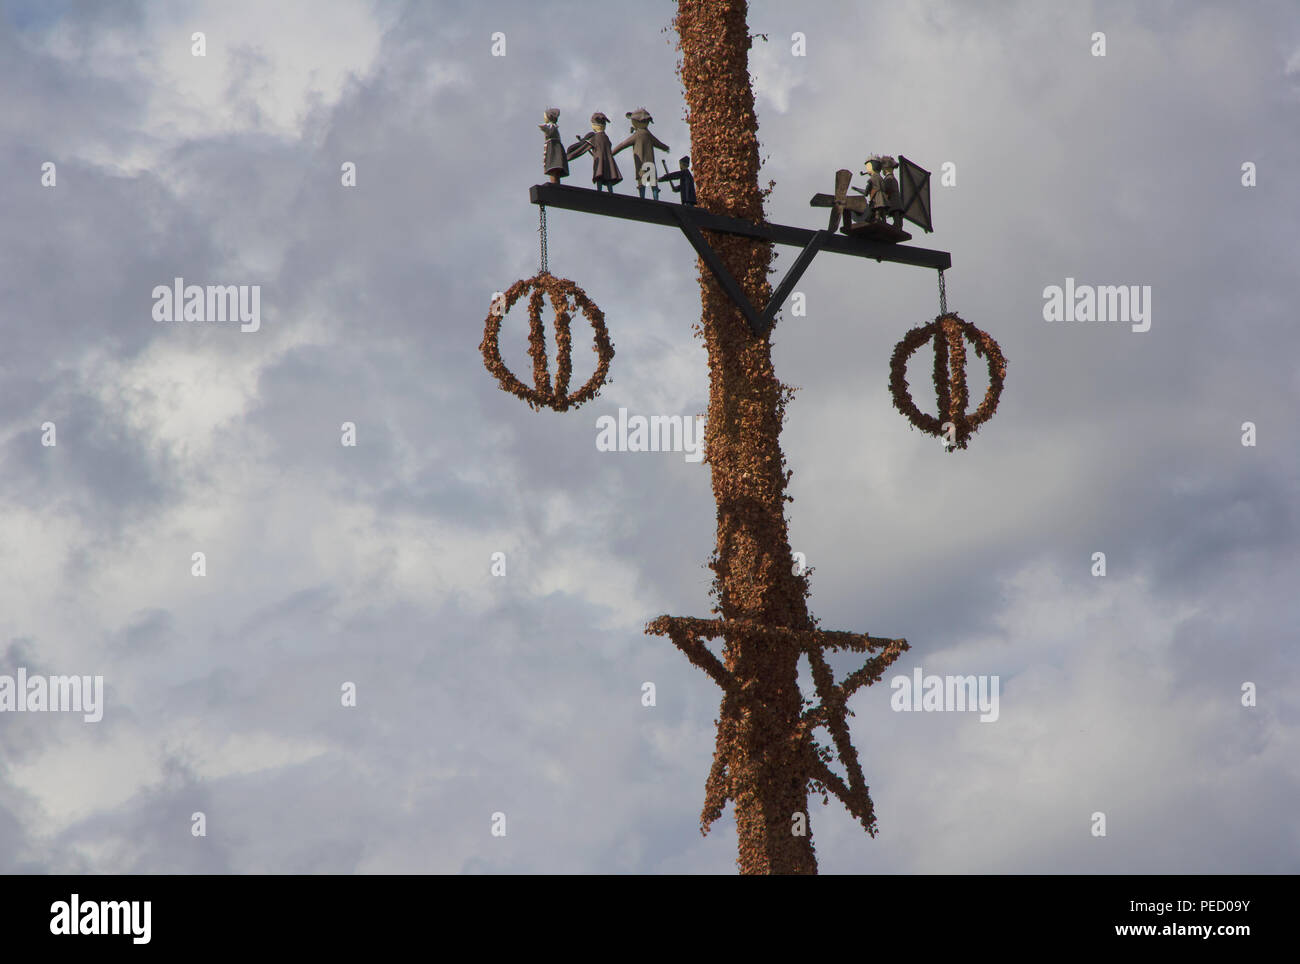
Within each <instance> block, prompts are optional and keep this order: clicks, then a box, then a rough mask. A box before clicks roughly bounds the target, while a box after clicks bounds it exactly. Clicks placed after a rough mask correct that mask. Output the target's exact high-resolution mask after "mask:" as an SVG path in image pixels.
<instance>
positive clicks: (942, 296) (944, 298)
mask: <svg viewBox="0 0 1300 964" xmlns="http://www.w3.org/2000/svg"><path fill="white" fill-rule="evenodd" d="M947 313H948V285H947V284H946V283H945V282H944V280H943V269H942V268H940V269H939V314H941V315H946V314H947Z"/></svg>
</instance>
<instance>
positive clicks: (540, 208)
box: [537, 204, 942, 275]
mask: <svg viewBox="0 0 1300 964" xmlns="http://www.w3.org/2000/svg"><path fill="white" fill-rule="evenodd" d="M537 217H538V220H539V222H540V223H539V224H538V225H537V235H538V237H540V238H541V241H542V263H541V268H540V269H539V271H538V274H550V269H549V268H548V267H547V264H546V205H545V204H539V205H537ZM940 274H941V275H942V272H941V273H940Z"/></svg>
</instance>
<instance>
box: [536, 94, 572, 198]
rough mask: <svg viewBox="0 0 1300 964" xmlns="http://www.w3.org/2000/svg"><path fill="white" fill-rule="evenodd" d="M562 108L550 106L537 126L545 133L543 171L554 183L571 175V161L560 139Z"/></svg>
mask: <svg viewBox="0 0 1300 964" xmlns="http://www.w3.org/2000/svg"><path fill="white" fill-rule="evenodd" d="M559 119H560V109H559V108H558V107H548V108H547V109H546V112H545V113H544V114H543V115H542V123H540V124H538V125H537V127H538V129H539V130H541V132H542V134H543V135H545V137H546V140H545V141H544V142H543V144H542V173H544V174H545V175H546V176H547V177H549V178H550V179H551V183H552V184H559V183H560V178H562V177H568V176H569V161H568V159H567V158H566V157H565V156H564V142H563V141H561V140H560V128H559V125H558V123H557V122H558V121H559Z"/></svg>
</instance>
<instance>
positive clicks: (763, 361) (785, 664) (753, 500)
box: [647, 0, 906, 874]
mask: <svg viewBox="0 0 1300 964" xmlns="http://www.w3.org/2000/svg"><path fill="white" fill-rule="evenodd" d="M746 13H747V5H746V4H745V3H744V2H741V0H679V2H678V6H677V16H676V18H675V19H674V21H673V26H674V27H675V28H676V30H677V33H678V50H679V51H680V52H681V60H680V61H679V64H678V72H679V75H680V77H681V80H682V86H683V88H684V91H685V96H686V106H687V114H686V119H687V121H688V123H689V124H690V130H691V160H692V167H693V169H694V172H695V189H696V198H697V202H698V204H699V206H700V207H701V208H702V209H704V210H706V211H709V212H711V213H714V214H721V215H728V216H731V217H738V218H744V219H746V220H749V221H754V222H762V221H764V220H765V218H764V214H763V198H764V196H765V193H766V192H765V191H763V190H761V189H760V188H759V152H758V121H757V118H756V116H755V113H754V95H753V90H752V89H751V87H750V80H749V63H748V59H749V47H750V42H751V37H750V34H749V30H748V26H747V24H746ZM705 237H706V240H707V241H708V242H709V244H710V245H711V246H712V247H713V250H714V251H715V252H716V253H717V255H718V258H719V259H720V260H721V261H722V262H723V264H725V265H726V267H727V270H728V271H729V272H730V273H731V275H732V277H733V278H735V279H736V281H737V283H738V284H739V285H740V287H741V288H742V289H743V290H744V292H745V294H746V295H747V296H748V298H749V300H750V301H751V302H752V303H753V304H760V305H761V304H766V303H767V301H768V299H769V297H770V296H771V285H770V284H769V283H768V275H769V274H770V273H771V265H772V244H771V242H768V241H761V240H754V239H750V238H744V237H737V236H734V235H718V234H713V233H710V232H705ZM698 268H699V283H700V295H701V303H702V313H701V318H700V325H699V328H698V332H699V334H700V335H701V336H702V338H703V340H704V344H705V348H706V350H707V352H708V364H709V410H708V423H707V426H706V429H705V446H706V458H705V461H706V462H707V463H708V465H709V467H710V470H711V473H712V485H713V494H714V498H715V500H716V502H717V506H718V516H717V525H718V530H717V532H718V539H717V548H716V550H715V552H714V554H713V558H712V559H711V560H710V567H711V568H712V570H713V573H714V580H713V595H714V596H715V597H716V604H715V606H714V612H715V613H719V614H720V615H721V617H722V619H721V620H691V619H685V618H680V619H674V618H672V617H663V618H661V619H659V620H656V621H655V622H654V623H652V624H651V626H650V627H648V629H647V631H648V632H652V633H660V634H666V635H669V636H670V638H671V639H672V640H673V642H674V643H675V644H676V645H677V646H678V647H679V648H680V649H681V650H682V651H683V652H684V653H685V654H686V656H687V658H689V659H690V660H691V661H692V663H694V664H695V665H697V666H700V667H701V668H703V669H704V670H705V672H707V673H709V675H710V676H712V677H713V678H714V679H715V680H716V681H717V682H718V683H719V685H721V686H722V688H723V699H722V708H721V713H720V719H719V720H718V732H717V743H716V749H715V753H714V760H713V765H712V768H711V770H710V773H709V777H708V780H707V782H706V784H705V803H704V811H703V814H702V816H701V824H700V827H701V831H702V832H705V833H707V832H708V829H709V827H710V826H711V825H712V823H713V821H714V820H716V819H717V818H718V817H719V816H720V815H721V813H722V810H723V808H724V806H725V805H726V802H727V801H728V800H730V801H732V802H733V803H734V805H735V814H736V830H737V837H738V855H737V861H736V863H737V866H738V867H739V869H740V871H741V873H745V874H772V873H781V874H793V873H799V874H811V873H816V871H817V860H816V854H815V850H814V847H813V841H812V833H811V829H810V828H806V830H805V833H803V834H802V835H801V834H799V833H797V832H795V831H794V825H795V815H796V814H801V815H803V817H804V819H805V825H806V823H807V806H808V791H809V789H810V788H812V789H815V790H818V791H819V792H824V791H825V790H826V789H828V788H829V789H830V790H831V792H834V793H835V794H836V795H837V796H839V797H840V799H841V800H843V801H844V802H845V804H846V805H847V806H848V807H849V808H850V810H851V811H852V812H853V813H854V814H855V815H856V816H858V817H859V819H861V820H862V821H863V824H864V826H866V827H867V829H868V830H869V831H870V832H874V826H875V818H874V812H873V810H872V807H871V801H870V797H869V795H868V793H867V787H866V784H865V782H864V781H863V780H862V777H861V771H860V769H859V768H858V766H857V756H856V753H855V751H854V750H853V747H852V745H851V744H850V743H849V741H848V728H847V724H846V723H845V722H844V710H843V705H842V703H841V702H840V699H841V697H840V695H839V694H840V693H841V690H838V689H836V688H835V686H834V684H833V680H832V679H831V673H830V669H829V667H827V666H826V664H825V660H824V656H823V650H824V649H825V648H826V646H828V645H831V641H832V640H835V641H839V642H844V641H845V640H847V639H849V637H851V635H852V634H830V633H820V632H818V631H817V626H816V620H815V619H814V618H813V617H812V616H811V615H810V614H809V612H808V605H807V596H808V593H809V588H808V578H807V574H806V573H803V572H801V573H800V574H796V573H795V572H794V571H793V569H794V566H793V553H792V552H791V549H790V541H789V533H788V530H787V525H786V520H785V504H786V502H788V501H790V498H789V496H788V495H786V486H787V484H788V482H789V479H790V473H789V472H788V471H787V470H786V467H785V457H784V456H783V455H782V452H781V446H780V441H779V436H780V432H781V425H782V422H783V421H784V414H785V404H786V401H787V400H788V398H789V397H790V394H791V390H790V389H789V388H787V387H786V386H784V385H782V384H781V383H780V381H778V379H777V377H776V373H775V371H774V370H773V366H772V346H771V342H770V340H769V339H770V332H769V333H768V334H766V335H764V336H763V337H755V336H754V335H753V334H752V333H751V331H750V329H749V326H748V324H747V323H746V321H745V317H744V315H743V314H742V312H741V311H740V309H739V308H737V307H736V305H735V304H734V303H733V302H732V301H731V299H730V298H728V296H727V295H726V293H725V292H724V291H723V290H722V288H721V287H720V286H719V285H718V283H717V282H716V280H715V279H714V277H713V274H712V272H710V271H709V270H708V269H707V267H705V265H704V264H703V263H702V262H700V263H698ZM718 635H721V636H722V637H723V647H722V659H721V660H719V659H718V658H717V657H716V656H714V655H713V654H712V653H711V652H709V651H708V649H707V648H706V647H705V646H704V644H703V642H701V641H700V638H699V637H701V636H705V637H708V636H713V637H716V636H718ZM862 639H865V637H862ZM902 645H904V646H905V645H906V644H902ZM805 653H806V654H808V656H809V659H810V660H811V662H812V666H813V672H814V677H815V679H816V681H817V685H818V690H819V692H820V693H821V694H822V708H821V710H819V711H818V714H819V715H815V716H809V715H808V713H806V712H805V705H806V701H805V700H804V699H803V696H802V694H801V693H800V691H799V685H798V665H799V659H800V657H801V655H803V654H805ZM893 655H894V656H896V655H897V652H894V654H893ZM892 658H893V657H892V656H891V657H890V660H892ZM877 668H879V669H880V670H881V671H883V664H881V665H880V666H879V667H875V666H873V667H871V668H864V670H863V671H859V673H858V674H855V676H854V677H851V678H850V680H846V681H845V684H842V686H846V687H849V688H856V687H857V686H861V685H866V683H868V682H871V681H873V680H874V679H876V678H878V674H877V673H876V669H877ZM850 684H851V685H850ZM844 698H845V699H847V697H846V696H845V697H844ZM816 726H824V727H826V728H827V729H828V730H829V731H830V733H831V736H832V739H833V741H834V743H835V747H836V749H837V750H838V751H839V756H840V760H841V762H842V763H843V764H844V765H845V767H846V770H847V773H848V775H849V776H848V782H847V783H845V782H844V781H843V780H841V779H840V777H838V776H837V775H836V774H834V773H832V772H831V771H830V769H829V767H828V766H827V761H828V760H829V759H830V750H828V749H825V748H822V747H819V746H818V745H817V744H816V742H815V741H814V740H813V739H812V736H811V731H812V729H813V728H814V727H816Z"/></svg>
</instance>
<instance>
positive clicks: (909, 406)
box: [889, 312, 1007, 452]
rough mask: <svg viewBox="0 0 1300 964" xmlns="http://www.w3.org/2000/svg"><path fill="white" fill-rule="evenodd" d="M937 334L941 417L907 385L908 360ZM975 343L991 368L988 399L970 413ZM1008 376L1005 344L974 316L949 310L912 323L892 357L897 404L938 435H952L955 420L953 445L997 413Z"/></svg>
mask: <svg viewBox="0 0 1300 964" xmlns="http://www.w3.org/2000/svg"><path fill="white" fill-rule="evenodd" d="M931 338H933V339H934V375H933V379H934V389H935V393H936V395H937V396H938V402H939V417H938V418H935V417H934V416H933V415H927V414H926V413H925V412H922V411H921V410H920V409H919V408H917V407H916V404H915V403H914V402H913V401H912V396H911V394H910V393H909V391H908V387H907V360H908V359H909V358H910V357H911V356H912V353H913V352H915V351H916V350H917V349H918V348H920V347H921V346H922V345H923V344H925V343H926V342H927V341H929V340H930V339H931ZM967 340H969V341H970V342H971V343H972V344H973V345H974V347H975V354H976V355H978V356H981V357H983V358H984V359H985V360H986V361H987V363H988V368H989V387H988V391H987V392H985V393H984V400H983V401H982V402H981V403H980V405H979V407H978V408H976V409H975V411H974V412H972V413H970V414H969V415H967V414H966V405H967V403H968V401H969V398H968V395H967V391H966V341H967ZM1006 377H1007V360H1006V358H1005V356H1003V354H1002V349H1001V348H999V347H998V343H997V342H996V341H994V340H993V338H992V336H991V335H989V334H988V332H985V331H981V330H980V329H978V328H976V327H975V326H974V325H972V324H971V323H970V322H969V321H963V320H962V319H961V318H960V317H959V316H957V315H956V314H953V313H952V312H948V313H945V314H942V315H940V316H939V317H937V318H935V320H934V321H932V322H930V323H929V324H928V325H919V326H918V327H916V328H913V329H912V330H911V331H909V332H908V333H907V334H906V335H904V336H903V340H902V341H900V342H899V343H898V344H897V345H895V346H894V355H893V357H892V358H891V359H890V362H889V392H890V394H891V395H893V396H894V407H895V408H897V409H898V410H899V411H900V412H902V413H903V414H904V415H905V416H907V419H908V421H910V422H911V423H912V424H913V425H915V426H916V427H917V428H919V429H920V430H921V431H922V432H925V433H927V434H929V435H934V436H949V433H948V432H947V431H945V429H944V426H945V425H946V424H948V423H951V424H952V425H953V429H954V431H953V433H952V435H951V437H952V439H953V444H952V445H950V446H948V451H949V452H952V451H955V450H956V449H964V448H966V444H967V442H969V441H970V437H971V435H972V434H973V433H974V432H975V430H976V429H977V428H979V427H980V426H981V425H983V424H984V423H985V422H987V421H988V420H989V419H990V418H992V417H993V413H994V411H996V409H997V407H998V400H999V399H1000V398H1001V397H1002V385H1003V382H1004V381H1005V379H1006Z"/></svg>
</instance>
